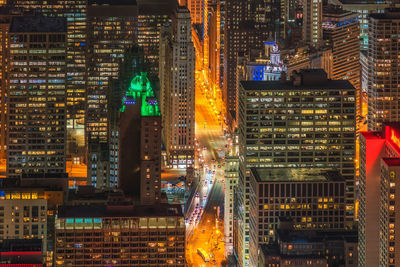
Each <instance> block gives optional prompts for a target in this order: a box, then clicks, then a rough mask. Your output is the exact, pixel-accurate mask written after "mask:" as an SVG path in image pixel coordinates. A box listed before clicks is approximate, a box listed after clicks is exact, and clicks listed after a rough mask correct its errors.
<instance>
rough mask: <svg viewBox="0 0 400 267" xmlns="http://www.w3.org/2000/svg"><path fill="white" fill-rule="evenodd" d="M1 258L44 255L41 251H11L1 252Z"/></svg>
mask: <svg viewBox="0 0 400 267" xmlns="http://www.w3.org/2000/svg"><path fill="white" fill-rule="evenodd" d="M0 255H1V256H22V255H23V256H25V255H42V252H41V251H10V252H0Z"/></svg>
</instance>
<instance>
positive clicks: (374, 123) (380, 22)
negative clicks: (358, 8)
mask: <svg viewBox="0 0 400 267" xmlns="http://www.w3.org/2000/svg"><path fill="white" fill-rule="evenodd" d="M368 27H369V35H368V39H369V41H368V92H367V93H368V130H373V131H377V130H379V129H380V128H381V127H382V123H384V122H395V121H396V122H397V121H400V105H399V101H398V98H399V97H400V91H399V84H400V69H399V66H400V58H399V57H398V55H399V53H400V47H399V45H398V37H397V36H398V35H399V34H400V8H387V9H385V12H384V13H374V14H371V15H370V20H369V26H368Z"/></svg>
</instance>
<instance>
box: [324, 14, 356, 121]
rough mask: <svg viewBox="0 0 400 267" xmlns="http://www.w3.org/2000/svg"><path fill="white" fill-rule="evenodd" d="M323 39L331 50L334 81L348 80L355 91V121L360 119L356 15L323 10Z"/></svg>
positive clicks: (332, 77)
mask: <svg viewBox="0 0 400 267" xmlns="http://www.w3.org/2000/svg"><path fill="white" fill-rule="evenodd" d="M323 20H324V23H323V24H322V28H323V37H324V41H325V42H326V44H327V45H329V46H330V47H331V48H332V57H333V62H332V76H331V79H334V80H348V81H349V82H350V83H351V84H352V85H353V86H354V87H355V88H356V90H357V121H359V119H360V117H361V81H360V76H361V63H360V37H359V36H360V25H359V21H358V15H357V14H356V13H352V12H349V11H344V10H342V9H341V8H338V7H328V8H327V9H324V16H323Z"/></svg>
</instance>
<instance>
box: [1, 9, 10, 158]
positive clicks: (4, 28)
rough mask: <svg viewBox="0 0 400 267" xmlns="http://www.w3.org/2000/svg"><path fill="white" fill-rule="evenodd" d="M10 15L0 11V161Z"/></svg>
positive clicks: (3, 143) (3, 145) (3, 146)
mask: <svg viewBox="0 0 400 267" xmlns="http://www.w3.org/2000/svg"><path fill="white" fill-rule="evenodd" d="M11 18H12V15H11V14H10V12H9V10H7V9H5V8H2V9H0V159H5V157H6V132H7V101H6V98H7V90H6V85H7V82H6V81H7V78H6V74H7V54H6V52H7V50H8V41H7V40H8V39H7V35H8V31H9V29H10V22H11Z"/></svg>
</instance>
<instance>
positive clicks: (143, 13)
mask: <svg viewBox="0 0 400 267" xmlns="http://www.w3.org/2000/svg"><path fill="white" fill-rule="evenodd" d="M137 4H138V14H139V15H138V27H137V34H138V37H137V40H138V46H139V47H140V48H142V49H143V51H144V54H145V57H146V59H147V62H148V63H147V64H148V65H149V73H148V77H149V78H151V79H154V78H155V77H158V74H159V73H158V67H159V44H160V31H161V27H162V26H163V25H165V24H170V23H171V19H172V16H173V13H174V10H175V9H176V7H177V5H178V2H177V1H176V0H137Z"/></svg>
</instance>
